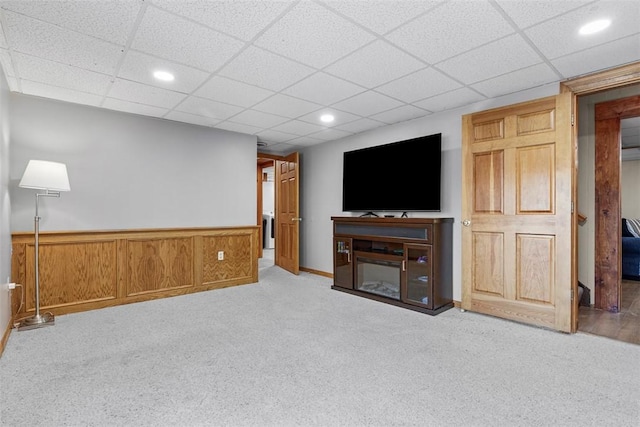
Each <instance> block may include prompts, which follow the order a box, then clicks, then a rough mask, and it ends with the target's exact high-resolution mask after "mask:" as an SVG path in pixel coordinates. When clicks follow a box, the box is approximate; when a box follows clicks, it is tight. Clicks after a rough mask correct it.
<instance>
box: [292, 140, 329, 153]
mask: <svg viewBox="0 0 640 427" xmlns="http://www.w3.org/2000/svg"><path fill="white" fill-rule="evenodd" d="M322 142H325V140H324V139H319V138H312V137H310V136H300V137H298V138H296V139H292V140H291V141H288V142H287V143H288V144H292V145H293V149H294V150H293V151H295V148H298V147H310V146H312V145H318V144H320V143H322Z"/></svg>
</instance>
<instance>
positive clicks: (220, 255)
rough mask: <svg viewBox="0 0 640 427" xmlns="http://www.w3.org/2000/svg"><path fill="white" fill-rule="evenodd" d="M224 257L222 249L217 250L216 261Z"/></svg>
mask: <svg viewBox="0 0 640 427" xmlns="http://www.w3.org/2000/svg"><path fill="white" fill-rule="evenodd" d="M223 259H224V251H218V261H222V260H223Z"/></svg>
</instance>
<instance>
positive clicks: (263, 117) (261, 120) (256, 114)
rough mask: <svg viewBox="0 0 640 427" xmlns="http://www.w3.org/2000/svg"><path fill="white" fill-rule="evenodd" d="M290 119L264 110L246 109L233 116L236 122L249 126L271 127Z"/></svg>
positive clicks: (232, 119)
mask: <svg viewBox="0 0 640 427" xmlns="http://www.w3.org/2000/svg"><path fill="white" fill-rule="evenodd" d="M288 120H289V119H288V118H286V117H282V116H276V115H275V114H269V113H263V112H262V111H254V110H244V111H243V112H241V113H239V114H236V115H235V116H233V118H231V121H233V122H235V123H242V124H246V125H249V126H257V127H262V128H270V127H273V126H277V125H279V124H282V123H284V122H286V121H288Z"/></svg>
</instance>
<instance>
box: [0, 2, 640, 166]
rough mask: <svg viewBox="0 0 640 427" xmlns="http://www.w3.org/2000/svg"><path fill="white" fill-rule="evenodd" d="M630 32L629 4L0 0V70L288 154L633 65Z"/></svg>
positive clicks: (638, 47)
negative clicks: (595, 28) (592, 28)
mask: <svg viewBox="0 0 640 427" xmlns="http://www.w3.org/2000/svg"><path fill="white" fill-rule="evenodd" d="M601 18H608V19H610V20H611V25H610V26H609V27H608V28H606V29H605V30H604V31H602V32H600V33H597V34H592V35H589V36H582V35H579V34H578V29H579V27H580V26H582V25H584V24H586V23H587V22H589V21H590V20H593V19H601ZM638 22H640V1H636V0H564V1H556V0H519V1H514V0H491V1H490V0H474V1H466V0H448V1H445V0H432V1H427V0H425V1H420V0H369V1H362V0H295V1H294V0H265V1H259V0H243V1H226V0H185V1H176V0H127V1H124V0H101V1H84V0H58V1H45V0H42V1H41V0H29V1H15V0H12V1H3V0H0V26H1V31H0V64H1V65H2V68H3V70H4V73H5V76H6V78H7V81H8V84H9V88H10V90H11V91H14V92H22V93H24V94H27V95H31V96H40V97H45V98H52V99H58V100H62V101H66V102H74V103H79V104H86V105H93V106H98V107H101V108H106V109H112V110H118V111H122V112H127V113H132V114H138V115H143V116H151V117H161V118H163V119H165V120H173V121H179V122H184V123H188V124H193V125H199V126H208V127H217V128H220V129H225V130H229V131H234V132H242V133H248V134H252V135H257V138H258V141H259V142H261V143H262V145H264V144H266V146H262V147H260V150H261V151H266V152H273V153H276V154H277V153H281V154H286V153H287V152H289V151H293V150H295V149H296V148H299V147H307V146H311V145H315V144H320V143H324V142H327V141H332V140H336V139H341V138H344V137H345V136H348V135H352V134H355V133H359V132H364V131H367V130H371V129H375V128H377V127H379V126H383V125H389V124H394V123H398V122H402V121H406V120H412V119H415V118H418V117H423V116H427V115H429V114H432V113H434V112H439V111H444V110H447V109H452V108H458V107H460V106H463V105H467V104H470V103H473V102H478V101H482V100H484V99H487V98H490V97H497V96H502V95H506V94H509V93H513V92H517V91H521V90H526V89H529V88H532V87H536V86H540V85H545V84H549V83H553V82H558V81H562V80H564V79H568V78H571V77H575V76H578V75H584V74H587V73H590V72H594V71H600V70H602V69H605V68H610V67H615V66H618V65H623V64H626V63H630V62H635V61H639V60H640V25H638ZM158 70H161V71H168V72H171V73H172V74H173V75H174V80H173V81H159V80H156V79H155V78H154V77H153V73H154V71H158ZM325 113H331V114H333V115H334V116H335V120H334V121H333V122H332V123H324V122H321V121H320V119H319V118H320V116H321V115H322V114H325Z"/></svg>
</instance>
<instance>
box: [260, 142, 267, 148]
mask: <svg viewBox="0 0 640 427" xmlns="http://www.w3.org/2000/svg"><path fill="white" fill-rule="evenodd" d="M266 146H267V143H266V142H264V141H258V147H266Z"/></svg>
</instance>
